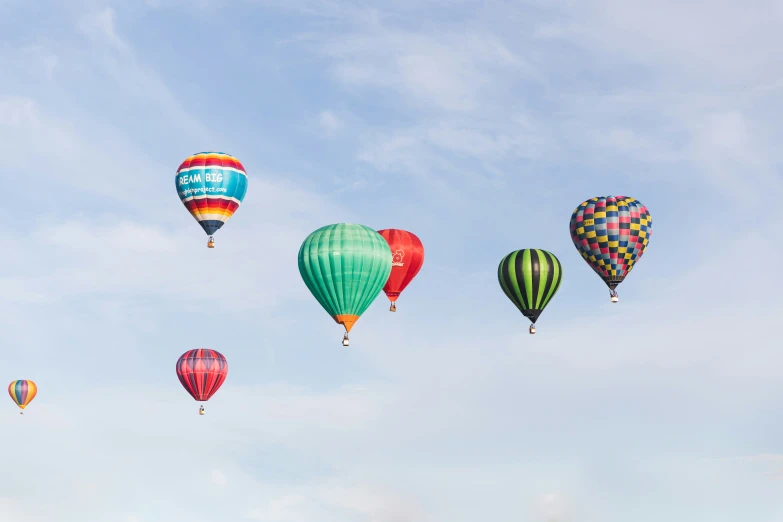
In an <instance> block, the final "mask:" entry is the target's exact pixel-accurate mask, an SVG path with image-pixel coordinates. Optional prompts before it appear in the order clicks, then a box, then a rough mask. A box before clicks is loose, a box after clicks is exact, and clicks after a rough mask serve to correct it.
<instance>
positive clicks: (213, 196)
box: [174, 152, 247, 235]
mask: <svg viewBox="0 0 783 522" xmlns="http://www.w3.org/2000/svg"><path fill="white" fill-rule="evenodd" d="M174 181H175V183H176V186H177V193H178V194H179V198H180V200H181V201H182V203H183V204H184V205H185V208H187V209H188V211H189V212H190V214H191V215H192V216H193V217H194V218H195V219H196V221H198V222H199V224H200V225H201V227H202V228H203V229H204V232H206V233H207V234H209V235H212V234H214V233H215V232H217V231H218V229H220V227H222V226H223V225H224V224H225V223H226V221H228V220H229V218H230V217H231V216H232V215H234V212H236V210H237V209H238V208H239V205H240V204H241V203H242V200H243V199H244V197H245V194H246V193H247V174H246V173H245V167H243V166H242V163H240V162H239V160H238V159H236V158H235V157H233V156H231V155H229V154H225V153H223V152H199V153H198V154H194V155H192V156H190V157H188V158H187V159H186V160H185V161H183V162H182V165H180V166H179V168H178V169H177V175H176V176H175V178H174Z"/></svg>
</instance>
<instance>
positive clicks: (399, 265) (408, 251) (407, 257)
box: [378, 228, 424, 303]
mask: <svg viewBox="0 0 783 522" xmlns="http://www.w3.org/2000/svg"><path fill="white" fill-rule="evenodd" d="M378 233H379V234H380V235H381V236H382V237H383V238H384V239H385V240H386V242H387V243H389V248H390V249H391V252H392V269H391V273H390V274H389V279H388V281H386V285H385V286H384V287H383V291H384V293H386V297H388V298H389V301H391V302H392V303H393V302H395V301H396V300H397V298H398V297H399V296H400V293H401V292H402V291H403V290H405V287H407V286H408V285H409V284H410V282H411V281H413V278H414V277H416V274H418V273H419V270H421V266H422V265H423V264H424V245H422V244H421V240H420V239H419V238H418V237H417V236H416V234H414V233H413V232H408V231H407V230H398V229H394V228H392V229H385V230H379V231H378Z"/></svg>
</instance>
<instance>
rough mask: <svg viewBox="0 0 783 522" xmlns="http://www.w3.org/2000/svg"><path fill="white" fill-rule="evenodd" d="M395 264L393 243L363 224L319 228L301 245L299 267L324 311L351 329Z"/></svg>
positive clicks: (346, 330)
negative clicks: (393, 260)
mask: <svg viewBox="0 0 783 522" xmlns="http://www.w3.org/2000/svg"><path fill="white" fill-rule="evenodd" d="M391 268H392V252H391V249H390V248H389V243H387V242H386V240H385V239H383V236H381V235H380V234H378V232H376V231H375V230H373V229H371V228H369V227H366V226H364V225H354V224H351V223H338V224H336V225H327V226H325V227H322V228H319V229H318V230H316V231H315V232H313V233H312V234H310V235H309V236H307V239H305V240H304V243H302V247H301V248H300V249H299V273H300V274H301V275H302V279H303V280H304V282H305V284H306V285H307V288H309V289H310V292H312V294H313V296H314V297H315V298H316V299H317V300H318V302H319V303H320V304H321V306H322V307H323V308H324V310H326V312H327V313H328V314H329V315H330V316H331V317H332V319H334V320H335V322H337V323H338V324H342V325H343V326H344V327H345V336H344V337H343V346H348V332H350V331H351V328H352V327H353V325H354V323H355V322H356V321H358V320H359V316H360V315H362V313H364V311H365V310H367V307H369V306H370V304H371V303H372V302H373V301H374V300H375V298H376V297H378V294H380V292H381V290H382V289H383V286H384V285H385V284H386V281H387V280H388V279H389V273H390V272H391Z"/></svg>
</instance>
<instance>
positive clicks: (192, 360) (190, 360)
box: [177, 348, 228, 415]
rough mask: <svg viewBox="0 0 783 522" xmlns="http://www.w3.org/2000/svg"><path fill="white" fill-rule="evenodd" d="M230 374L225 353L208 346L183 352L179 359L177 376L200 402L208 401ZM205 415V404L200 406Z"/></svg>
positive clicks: (183, 385)
mask: <svg viewBox="0 0 783 522" xmlns="http://www.w3.org/2000/svg"><path fill="white" fill-rule="evenodd" d="M227 375H228V362H227V361H226V358H225V357H223V354H221V353H220V352H218V351H216V350H210V349H208V348H197V349H195V350H188V351H187V352H185V353H183V354H182V356H181V357H180V358H179V360H177V377H179V382H180V383H181V384H182V387H183V388H185V391H187V392H188V393H189V394H190V395H191V397H193V398H194V399H195V400H197V401H199V402H206V401H208V400H209V398H210V397H212V396H213V395H214V394H215V392H216V391H218V389H219V388H220V387H221V386H222V385H223V383H224V382H225V380H226V376H227ZM198 412H199V415H204V405H203V404H202V405H201V407H200V408H199V411H198Z"/></svg>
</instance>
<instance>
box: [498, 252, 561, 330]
mask: <svg viewBox="0 0 783 522" xmlns="http://www.w3.org/2000/svg"><path fill="white" fill-rule="evenodd" d="M562 279H563V268H562V267H561V266H560V261H559V260H558V259H557V257H555V255H554V254H552V253H551V252H547V251H546V250H540V249H537V248H525V249H522V250H516V251H514V252H511V253H510V254H508V255H507V256H506V257H504V258H503V260H502V261H501V262H500V265H499V266H498V281H499V282H500V287H501V288H502V289H503V293H505V294H506V297H508V298H509V299H510V300H511V302H512V303H514V306H516V307H517V308H518V309H519V311H520V312H522V315H524V316H525V317H527V318H528V319H530V321H531V322H532V323H533V324H535V322H536V320H537V319H538V316H539V315H541V312H543V311H544V308H546V305H548V304H549V302H550V301H551V300H552V297H554V295H555V294H556V293H557V290H558V288H560V281H562Z"/></svg>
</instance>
